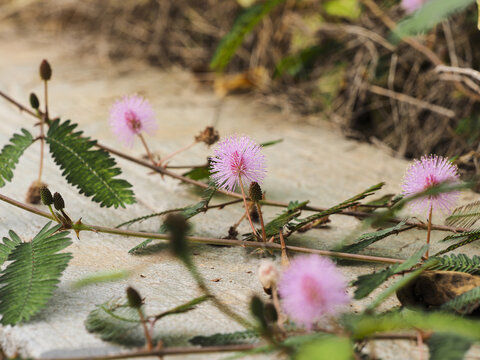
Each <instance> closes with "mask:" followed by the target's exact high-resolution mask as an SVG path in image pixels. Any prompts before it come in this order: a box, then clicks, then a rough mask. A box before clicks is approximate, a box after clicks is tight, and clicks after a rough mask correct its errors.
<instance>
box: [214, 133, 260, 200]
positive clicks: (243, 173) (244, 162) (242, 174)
mask: <svg viewBox="0 0 480 360" xmlns="http://www.w3.org/2000/svg"><path fill="white" fill-rule="evenodd" d="M261 149H262V148H261V147H260V146H259V145H257V144H256V143H255V142H254V141H253V140H251V139H250V138H249V137H247V136H242V137H238V136H237V135H232V136H230V137H227V138H225V139H224V140H222V141H220V142H219V143H218V144H217V146H216V148H215V149H214V151H213V154H214V156H213V157H212V158H211V159H210V162H211V168H210V170H211V171H212V173H213V174H212V178H213V179H214V180H215V182H216V183H217V185H218V186H219V187H221V188H224V189H226V190H230V191H234V190H235V188H236V186H237V185H240V181H242V184H245V185H247V186H248V185H249V184H250V183H251V182H254V181H255V182H257V183H261V182H262V180H263V178H264V177H265V172H266V165H265V157H264V156H263V155H262V153H261Z"/></svg>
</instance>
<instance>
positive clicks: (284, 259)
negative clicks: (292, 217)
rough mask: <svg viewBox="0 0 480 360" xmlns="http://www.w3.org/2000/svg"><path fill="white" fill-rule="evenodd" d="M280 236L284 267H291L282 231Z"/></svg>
mask: <svg viewBox="0 0 480 360" xmlns="http://www.w3.org/2000/svg"><path fill="white" fill-rule="evenodd" d="M279 236H280V247H281V250H282V260H281V261H282V265H283V266H285V267H286V266H289V265H290V260H288V255H287V245H286V244H285V238H284V237H283V230H280V232H279Z"/></svg>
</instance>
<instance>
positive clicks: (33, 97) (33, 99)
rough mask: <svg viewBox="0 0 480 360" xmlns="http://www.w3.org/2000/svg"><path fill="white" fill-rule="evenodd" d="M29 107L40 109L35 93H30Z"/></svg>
mask: <svg viewBox="0 0 480 360" xmlns="http://www.w3.org/2000/svg"><path fill="white" fill-rule="evenodd" d="M30 106H31V107H32V108H34V109H37V110H38V108H39V107H40V101H39V100H38V97H37V95H35V93H33V92H32V93H30Z"/></svg>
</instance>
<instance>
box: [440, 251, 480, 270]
mask: <svg viewBox="0 0 480 360" xmlns="http://www.w3.org/2000/svg"><path fill="white" fill-rule="evenodd" d="M431 259H437V260H438V261H439V264H438V265H436V266H434V267H432V270H447V271H457V272H464V273H468V274H473V275H480V256H478V255H474V256H473V257H472V258H469V257H468V256H467V255H465V254H458V255H455V254H450V255H445V256H433V257H431Z"/></svg>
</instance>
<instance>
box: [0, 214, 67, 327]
mask: <svg viewBox="0 0 480 360" xmlns="http://www.w3.org/2000/svg"><path fill="white" fill-rule="evenodd" d="M60 227H61V225H56V226H53V227H50V223H48V224H47V225H45V226H44V227H43V228H42V230H40V232H39V233H38V234H37V235H36V236H35V237H34V238H33V240H32V241H31V242H23V243H19V244H18V245H17V246H16V247H15V248H14V249H13V250H12V251H11V253H10V254H9V256H8V260H9V261H12V262H11V263H10V264H8V266H7V267H6V268H5V270H3V271H2V272H1V276H0V314H1V315H2V319H1V323H2V324H4V325H6V324H12V325H14V324H17V323H19V322H21V321H28V320H29V319H30V317H31V316H33V315H35V314H36V313H38V312H39V311H40V310H41V309H42V308H43V307H44V306H45V305H46V304H47V302H48V300H49V299H50V298H51V297H52V295H53V291H54V290H55V288H56V286H57V284H58V283H59V282H60V277H61V276H62V273H63V271H64V270H65V269H66V267H67V266H68V262H69V261H70V259H71V257H72V255H71V254H70V253H59V251H61V250H63V249H65V248H66V247H67V246H69V245H70V244H71V241H70V239H69V238H68V237H67V235H68V232H60V233H57V231H58V230H59V229H60ZM10 237H11V238H12V241H13V242H18V241H19V237H18V236H17V235H16V234H15V233H13V232H10ZM4 244H5V241H4Z"/></svg>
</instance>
